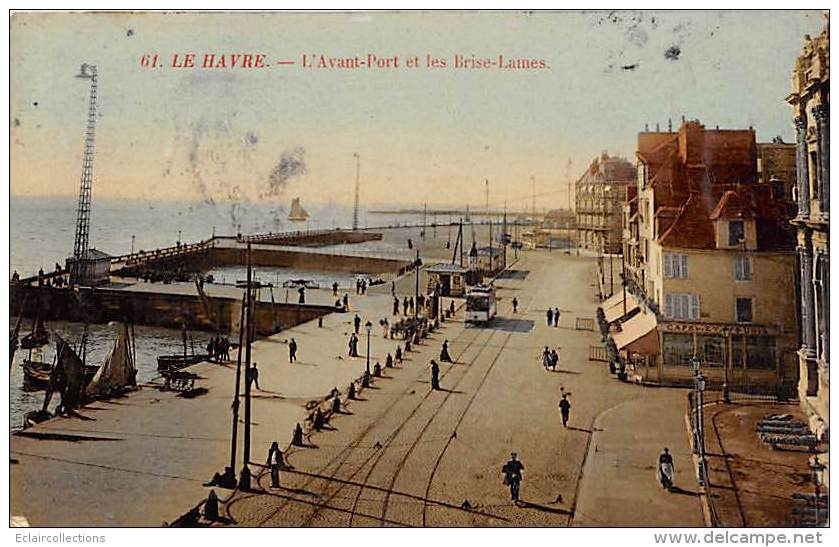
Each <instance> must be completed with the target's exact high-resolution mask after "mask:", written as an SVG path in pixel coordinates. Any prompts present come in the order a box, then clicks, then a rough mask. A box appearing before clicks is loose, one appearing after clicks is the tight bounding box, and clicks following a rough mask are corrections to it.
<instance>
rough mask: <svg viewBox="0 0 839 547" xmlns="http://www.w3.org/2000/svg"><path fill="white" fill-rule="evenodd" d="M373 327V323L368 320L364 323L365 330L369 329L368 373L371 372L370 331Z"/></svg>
mask: <svg viewBox="0 0 839 547" xmlns="http://www.w3.org/2000/svg"><path fill="white" fill-rule="evenodd" d="M372 329H373V323H371V322H370V321H367V322H366V323H365V324H364V330H366V331H367V374H368V375H369V374H370V331H371V330H372Z"/></svg>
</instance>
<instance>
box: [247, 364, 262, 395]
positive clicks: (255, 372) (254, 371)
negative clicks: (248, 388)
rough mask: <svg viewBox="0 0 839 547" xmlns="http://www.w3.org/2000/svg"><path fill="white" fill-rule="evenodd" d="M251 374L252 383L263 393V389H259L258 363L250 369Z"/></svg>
mask: <svg viewBox="0 0 839 547" xmlns="http://www.w3.org/2000/svg"><path fill="white" fill-rule="evenodd" d="M250 374H251V383H252V384H253V385H255V386H256V389H258V390H260V391H262V388H260V387H259V369H258V368H256V363H254V364H253V366H252V367H251V369H250Z"/></svg>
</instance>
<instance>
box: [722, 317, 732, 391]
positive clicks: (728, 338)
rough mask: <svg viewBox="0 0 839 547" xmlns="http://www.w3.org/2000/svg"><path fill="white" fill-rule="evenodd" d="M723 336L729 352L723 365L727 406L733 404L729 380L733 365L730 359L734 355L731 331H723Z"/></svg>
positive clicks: (723, 388) (723, 383)
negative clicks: (730, 369) (729, 371)
mask: <svg viewBox="0 0 839 547" xmlns="http://www.w3.org/2000/svg"><path fill="white" fill-rule="evenodd" d="M723 336H725V345H726V348H727V351H726V352H725V361H724V363H723V365H724V368H723V372H724V374H725V376H724V378H723V382H722V401H723V402H724V403H725V404H731V395H730V394H729V392H728V380H729V377H728V374H729V373H728V370H729V368H730V367H731V365H732V363H731V359H730V357H731V355H732V351H731V329H723Z"/></svg>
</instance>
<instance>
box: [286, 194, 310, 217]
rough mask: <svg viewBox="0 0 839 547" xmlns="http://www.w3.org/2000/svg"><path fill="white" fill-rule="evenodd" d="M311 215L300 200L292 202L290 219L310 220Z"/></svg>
mask: <svg viewBox="0 0 839 547" xmlns="http://www.w3.org/2000/svg"><path fill="white" fill-rule="evenodd" d="M308 218H309V213H308V212H307V211H306V209H304V208H303V206H302V205H300V198H294V199H293V200H292V201H291V211H289V213H288V219H289V220H293V221H303V220H308Z"/></svg>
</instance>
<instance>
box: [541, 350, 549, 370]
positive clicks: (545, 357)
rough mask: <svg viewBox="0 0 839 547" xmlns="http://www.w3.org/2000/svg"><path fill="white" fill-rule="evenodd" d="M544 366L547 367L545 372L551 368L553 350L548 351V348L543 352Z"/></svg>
mask: <svg viewBox="0 0 839 547" xmlns="http://www.w3.org/2000/svg"><path fill="white" fill-rule="evenodd" d="M542 366H543V367H545V370H548V367H549V366H551V350H549V349H548V346H545V349H543V350H542Z"/></svg>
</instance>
